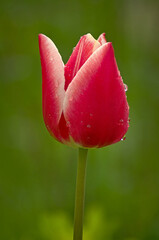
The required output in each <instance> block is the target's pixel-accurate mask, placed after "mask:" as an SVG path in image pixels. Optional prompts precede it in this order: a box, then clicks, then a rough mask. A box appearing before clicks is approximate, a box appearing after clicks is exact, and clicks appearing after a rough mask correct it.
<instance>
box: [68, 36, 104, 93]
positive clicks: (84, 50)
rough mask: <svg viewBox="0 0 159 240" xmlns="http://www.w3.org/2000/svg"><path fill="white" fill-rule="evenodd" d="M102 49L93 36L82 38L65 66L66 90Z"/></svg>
mask: <svg viewBox="0 0 159 240" xmlns="http://www.w3.org/2000/svg"><path fill="white" fill-rule="evenodd" d="M98 47H100V43H99V42H98V41H97V40H95V39H94V38H93V37H92V35H91V34H87V35H84V36H83V37H81V39H80V41H79V42H78V44H77V46H76V47H75V48H74V51H73V53H72V55H71V57H70V58H69V60H68V62H67V63H66V65H65V79H66V81H65V90H66V89H67V87H68V85H69V84H70V82H71V81H72V79H73V78H74V76H75V75H76V73H77V72H78V71H79V69H80V68H81V66H82V65H83V64H84V63H85V62H86V60H87V59H88V58H89V57H90V55H91V54H92V53H93V52H94V51H95V50H96V49H97V48H98Z"/></svg>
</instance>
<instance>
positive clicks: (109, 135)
mask: <svg viewBox="0 0 159 240" xmlns="http://www.w3.org/2000/svg"><path fill="white" fill-rule="evenodd" d="M63 112H64V116H65V119H66V120H67V121H68V122H69V123H70V128H69V131H70V136H71V138H73V140H74V141H75V142H76V144H80V145H81V146H83V147H103V146H107V145H110V144H112V143H115V142H118V141H120V140H121V138H122V137H123V136H124V135H125V133H126V132H127V130H128V114H129V106H128V103H127V100H126V94H125V89H124V83H123V81H122V78H121V76H120V74H119V71H118V67H117V64H116V60H115V57H114V50H113V47H112V44H111V43H106V44H103V45H102V46H101V47H100V48H98V49H97V50H96V51H95V52H94V53H93V54H92V55H91V56H90V58H89V59H88V60H87V61H86V62H85V64H84V65H83V66H82V67H81V69H80V70H79V71H78V73H77V75H76V76H75V78H74V79H73V81H72V82H71V83H70V85H69V87H68V89H67V91H66V95H65V99H64V110H63Z"/></svg>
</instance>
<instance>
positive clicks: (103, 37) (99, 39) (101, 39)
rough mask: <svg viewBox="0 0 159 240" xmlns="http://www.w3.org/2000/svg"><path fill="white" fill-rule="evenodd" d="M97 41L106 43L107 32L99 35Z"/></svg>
mask: <svg viewBox="0 0 159 240" xmlns="http://www.w3.org/2000/svg"><path fill="white" fill-rule="evenodd" d="M97 41H98V42H99V43H100V44H101V45H103V44H105V43H106V42H107V40H106V38H105V33H102V34H101V35H100V36H99V38H98V39H97Z"/></svg>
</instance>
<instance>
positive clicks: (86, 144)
mask: <svg viewBox="0 0 159 240" xmlns="http://www.w3.org/2000/svg"><path fill="white" fill-rule="evenodd" d="M39 48H40V57H41V67H42V105H43V117H44V121H45V124H46V127H47V129H48V131H49V132H50V134H51V135H52V136H53V137H54V138H55V139H57V140H58V141H59V142H61V143H64V144H67V145H70V146H77V147H79V158H78V171H77V184H76V200H75V220H74V237H73V239H74V240H82V233H83V212H84V195H85V176H86V159H87V149H88V148H93V147H96V148H100V147H104V146H107V145H110V144H113V143H116V142H118V141H120V140H122V139H124V138H125V137H124V135H125V134H126V132H127V130H128V127H129V118H128V116H129V106H128V103H127V99H126V94H125V91H126V85H125V84H124V83H123V80H122V77H121V75H120V72H119V70H118V67H117V63H116V60H115V56H114V50H113V47H112V44H111V43H110V42H107V41H106V39H105V34H104V33H103V34H101V35H100V36H99V38H98V39H97V40H95V39H94V38H93V37H92V36H91V34H87V35H84V36H82V37H81V39H80V40H79V42H78V44H77V45H76V47H75V48H74V50H73V53H72V55H71V56H70V58H69V60H68V62H67V63H66V65H64V63H63V61H62V58H61V56H60V54H59V52H58V50H57V48H56V46H55V44H54V43H53V42H52V41H51V40H50V39H49V38H48V37H46V36H45V35H43V34H40V35H39ZM123 137H124V138H123Z"/></svg>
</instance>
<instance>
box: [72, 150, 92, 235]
mask: <svg viewBox="0 0 159 240" xmlns="http://www.w3.org/2000/svg"><path fill="white" fill-rule="evenodd" d="M87 152H88V149H83V148H79V156H78V169H77V180H76V199H75V216H74V235H73V240H82V236H83V215H84V198H85V178H86V160H87Z"/></svg>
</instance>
